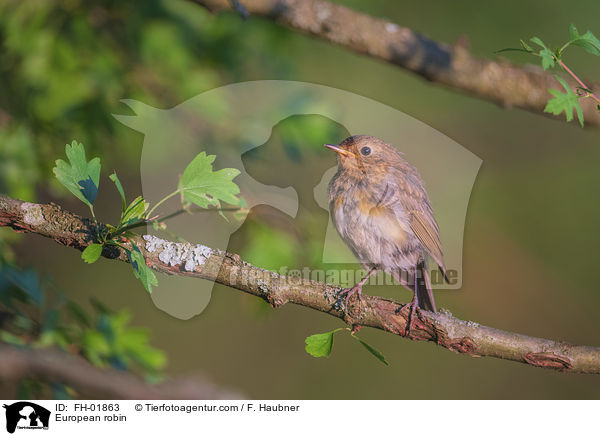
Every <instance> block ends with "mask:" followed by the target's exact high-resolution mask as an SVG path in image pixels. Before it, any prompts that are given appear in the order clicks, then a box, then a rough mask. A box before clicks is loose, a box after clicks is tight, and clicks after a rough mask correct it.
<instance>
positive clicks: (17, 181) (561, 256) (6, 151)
mask: <svg viewBox="0 0 600 436" xmlns="http://www.w3.org/2000/svg"><path fill="white" fill-rule="evenodd" d="M339 3H343V4H346V5H348V6H351V7H353V8H356V9H358V10H361V11H363V12H366V13H369V14H372V15H375V16H380V17H385V18H387V19H389V20H391V21H394V22H396V23H398V24H400V25H402V26H407V27H410V28H412V29H414V30H416V31H418V32H420V33H423V34H424V35H426V36H429V37H431V38H433V39H436V40H440V41H445V42H448V43H453V42H455V41H457V40H459V38H462V37H466V38H467V40H468V41H469V46H470V49H471V51H472V52H473V54H475V55H478V56H484V57H489V58H492V57H494V54H493V52H494V51H495V50H498V49H500V48H504V47H509V46H515V45H517V44H518V41H519V39H521V38H523V39H526V38H529V37H531V36H533V35H537V36H540V37H541V38H542V39H544V40H545V41H547V42H549V43H552V44H559V43H562V42H563V41H564V40H566V39H567V36H568V33H567V27H568V25H569V23H574V24H576V25H577V27H578V28H579V29H580V30H584V29H588V28H589V29H591V30H592V31H593V32H595V33H596V35H598V34H599V33H600V29H598V27H597V26H598V24H597V19H596V18H597V16H598V15H599V13H600V4H599V3H598V2H597V1H580V2H577V4H576V5H573V4H569V3H567V2H564V1H547V0H546V1H540V0H535V1H529V2H526V3H523V2H517V1H505V2H488V3H481V2H476V1H455V2H446V1H437V0H436V1H432V2H427V3H423V2H422V3H415V2H409V1H404V0H403V1H395V2H391V1H387V2H386V1H383V0H373V1H370V2H359V1H356V0H355V1H343V2H339ZM511 60H513V61H516V62H533V61H535V59H534V58H531V59H530V58H528V57H526V56H524V55H520V54H516V55H511ZM567 60H568V61H569V65H570V66H571V67H572V68H573V69H574V70H575V71H577V72H578V73H579V72H580V73H581V75H582V76H583V77H588V78H592V79H595V81H598V80H599V79H598V71H599V70H598V67H599V65H600V64H599V63H598V61H597V60H596V59H592V58H591V57H590V56H589V55H586V54H585V53H584V52H583V51H582V50H578V49H573V50H572V51H571V52H569V53H567ZM261 79H287V80H298V81H307V82H314V83H319V84H323V85H328V86H332V87H336V88H341V89H344V90H347V91H350V92H354V93H357V94H360V95H364V96H367V97H369V98H372V99H375V100H378V101H380V102H382V103H385V104H387V105H390V106H392V107H394V108H396V109H398V110H401V111H403V112H405V113H407V114H409V115H411V116H413V117H415V118H417V119H419V120H421V121H423V122H425V123H427V124H429V125H430V126H432V127H433V128H435V129H437V130H439V131H441V132H442V133H444V134H446V135H448V136H449V137H451V138H452V139H454V140H455V141H457V142H458V143H460V144H462V145H463V146H464V147H466V148H467V149H469V150H470V151H472V152H473V153H475V154H476V155H478V156H479V157H480V158H481V159H483V165H482V167H481V170H480V172H479V176H478V179H477V181H476V184H475V186H474V190H473V194H472V197H471V203H470V209H469V213H468V216H467V222H466V228H465V241H464V243H465V249H464V278H463V283H464V286H463V289H462V290H460V291H451V292H450V291H449V292H444V291H440V292H437V294H436V300H437V301H438V306H441V307H445V308H448V309H449V310H450V311H451V312H452V313H454V314H455V315H456V316H458V317H461V318H463V319H468V320H474V321H477V322H479V323H481V324H485V325H489V326H492V327H497V328H501V329H507V330H511V331H517V332H520V333H524V334H529V335H534V336H542V337H548V338H552V339H556V340H563V341H567V342H573V343H578V344H586V345H596V346H598V345H600V338H599V336H598V327H597V322H596V321H597V309H596V308H597V307H599V306H600V295H599V293H598V292H597V289H598V277H597V274H596V271H597V265H596V263H597V259H598V255H597V253H596V251H597V249H598V247H600V232H598V230H597V223H598V222H599V221H600V205H599V203H598V187H599V186H600V172H599V171H598V170H597V168H598V162H600V141H599V138H600V131H599V130H598V129H593V128H590V129H581V128H579V127H577V125H576V124H575V123H571V124H567V123H565V122H563V121H555V120H551V119H547V118H544V117H541V116H539V115H534V114H530V113H528V112H524V111H520V110H505V109H502V108H499V107H497V106H495V105H493V104H491V103H488V102H486V101H482V100H479V99H475V98H472V97H470V96H467V95H462V94H460V93H457V92H454V91H450V90H447V89H444V88H443V87H441V86H437V85H433V84H431V83H428V82H426V81H424V80H421V79H420V78H417V77H415V76H413V75H411V74H408V73H406V72H404V71H402V70H400V69H398V68H396V67H393V66H391V65H388V64H384V63H381V62H378V61H375V60H372V59H368V58H365V57H360V56H357V55H355V54H353V53H351V52H349V51H348V50H345V49H343V48H339V47H336V46H333V45H331V44H329V43H325V42H322V41H318V40H315V39H312V38H310V37H307V36H304V35H300V34H297V33H295V32H292V31H289V30H286V29H284V28H282V27H280V26H277V25H275V24H274V23H272V22H270V21H268V20H265V19H261V18H255V17H251V18H250V19H249V20H248V21H243V20H242V19H241V18H240V17H239V16H237V15H236V14H234V13H223V14H220V15H218V16H213V15H210V14H209V13H207V12H206V11H205V10H204V9H202V8H201V7H198V6H196V5H194V4H192V3H190V2H186V1H182V0H171V1H167V0H164V1H159V0H150V1H137V2H117V1H104V2H98V1H88V2H83V1H79V0H63V1H58V0H30V1H27V2H21V1H16V0H3V1H1V2H0V192H4V193H7V194H9V195H11V196H14V197H18V198H22V199H25V200H36V201H56V202H58V203H59V204H61V205H63V206H64V207H65V208H67V209H70V210H74V211H77V212H79V213H81V214H86V210H85V206H83V205H82V204H78V203H77V202H76V201H75V200H72V199H71V198H69V196H67V195H66V193H65V190H64V189H62V188H61V187H59V185H58V184H57V183H56V182H55V181H54V180H53V177H51V176H52V171H51V168H52V166H53V165H54V160H55V159H56V158H59V157H62V155H63V150H64V144H65V143H66V142H70V141H71V140H72V139H77V140H79V141H81V142H83V143H84V144H85V145H86V148H87V149H88V153H91V155H93V156H101V158H102V160H103V174H102V177H104V182H103V183H104V187H107V186H108V183H107V182H106V180H107V179H106V178H105V177H106V176H107V175H108V173H109V172H112V170H113V169H116V170H117V171H118V173H119V176H120V178H121V180H122V181H123V183H124V185H125V188H126V190H127V191H128V193H129V196H130V197H132V196H133V195H134V194H136V195H137V194H138V193H141V184H140V180H139V159H140V154H141V147H142V143H143V137H142V136H141V135H140V134H139V133H137V132H134V131H133V130H131V129H128V128H127V127H125V126H123V125H122V124H120V123H119V122H118V121H116V120H115V119H114V118H113V117H112V116H111V114H113V113H122V114H127V113H129V112H128V109H127V108H126V107H125V106H124V105H122V104H121V103H119V100H120V99H124V98H131V99H137V100H140V101H143V102H145V103H147V104H149V105H153V106H156V107H160V108H169V107H172V106H174V105H176V104H179V103H181V102H182V101H184V100H186V99H188V98H191V97H193V96H195V95H197V94H198V93H200V92H203V91H206V90H209V89H212V88H214V87H218V86H222V85H225V84H228V83H234V82H239V81H247V80H261ZM292 123H293V120H292ZM299 123H300V124H299V126H300V127H301V129H300V130H298V129H297V128H296V129H294V128H289V127H286V126H283V127H282V128H281V129H280V131H278V132H277V134H276V135H274V137H273V138H271V140H272V141H273V144H272V145H274V146H275V147H277V146H279V147H280V149H281V154H282V156H287V158H288V159H291V160H292V161H293V162H295V163H296V164H297V166H298V168H297V170H298V172H297V173H290V172H288V170H289V168H286V172H285V174H282V173H281V172H280V173H278V172H277V168H273V167H272V166H270V167H269V168H262V167H261V165H260V159H254V158H253V156H252V155H251V154H248V156H245V157H244V163H245V164H246V165H247V170H248V172H249V173H251V174H252V173H253V172H255V173H256V174H257V176H256V177H257V178H259V176H260V175H263V176H264V173H265V172H269V173H270V174H271V177H272V179H270V180H271V183H276V181H277V180H278V178H281V177H291V175H293V177H301V174H302V171H301V169H302V167H303V166H314V165H318V166H319V167H320V166H323V167H324V168H325V169H326V168H329V167H330V166H332V165H334V164H335V158H334V156H331V155H330V154H329V153H327V152H326V151H325V150H315V148H314V147H313V148H307V145H306V143H307V142H310V143H314V142H315V141H321V140H322V141H323V142H335V140H336V139H337V140H339V138H332V139H328V138H331V136H335V135H337V134H341V133H340V132H341V130H340V129H337V130H336V128H335V126H332V125H330V124H327V123H325V124H323V123H321V122H319V121H315V125H314V126H310V125H308V126H307V125H302V123H306V120H304V121H302V120H301V121H299ZM323 126H324V127H323ZM302 129H309V130H311V134H310V138H307V137H306V136H308V135H304V134H303V133H302ZM332 129H333V130H332ZM298 132H300V133H298ZM270 159H273V156H271V158H270ZM323 162H326V163H327V165H324V163H323ZM290 174H291V175H290ZM307 183H313V181H310V180H309V181H307ZM295 187H296V189H297V190H298V193H299V196H300V213H299V216H298V218H297V219H296V220H291V219H289V217H288V218H286V216H284V215H282V214H281V213H278V211H276V210H268V209H269V208H268V207H266V206H265V207H262V209H263V210H257V211H253V212H252V213H251V215H250V217H249V219H248V220H247V221H246V223H245V224H244V225H243V226H242V228H240V230H238V232H236V234H235V235H234V236H233V238H232V240H231V242H230V246H229V249H230V250H231V251H234V252H239V253H240V254H241V255H242V256H243V257H244V258H246V259H247V260H248V261H251V262H256V263H257V264H259V265H261V266H264V267H269V268H277V267H279V266H281V265H292V266H294V267H297V268H303V267H304V266H309V267H318V266H319V264H318V259H319V255H320V252H319V249H320V247H319V244H318V243H313V242H314V239H311V228H313V226H315V225H317V224H318V225H319V226H321V225H322V223H323V220H325V222H326V220H327V215H326V214H324V213H323V212H324V211H323V210H322V209H320V208H318V207H317V206H316V205H315V204H314V200H312V197H311V196H310V190H309V189H308V188H307V190H306V192H305V193H304V194H303V193H302V189H301V188H299V187H297V186H295ZM311 201H313V203H311ZM119 204H120V203H119V199H118V194H117V193H116V191H114V190H112V189H110V188H106V189H102V187H101V189H100V193H99V197H98V199H97V205H96V210H97V211H98V215H99V218H100V219H104V220H111V219H112V220H114V219H115V218H116V217H118V213H119ZM265 208H266V209H267V210H266V211H265V210H264V209H265ZM266 217H267V218H268V219H266ZM273 223H276V225H273ZM315 223H316V224H315ZM0 230H1V231H0V241H2V246H1V249H2V254H3V256H4V257H6V258H8V259H9V260H11V262H14V263H16V264H18V265H22V266H33V267H35V268H36V269H37V270H38V271H39V272H40V273H41V274H46V273H47V274H51V275H52V276H53V277H54V281H55V282H56V283H57V284H58V285H59V286H60V287H61V288H62V289H63V290H64V292H65V293H66V294H68V296H69V297H71V298H72V299H74V300H76V301H77V302H79V303H80V304H81V305H82V306H83V307H89V304H90V303H89V302H90V298H91V297H95V298H97V299H99V300H100V301H102V302H104V303H106V304H107V305H109V306H110V307H112V308H113V309H125V310H127V311H128V312H129V313H130V314H131V315H132V322H133V323H135V324H136V325H138V326H145V327H146V328H147V329H148V330H149V331H150V334H151V342H152V345H153V346H154V347H156V348H159V349H162V350H164V352H165V354H166V356H167V358H168V364H167V367H166V373H168V374H170V375H175V374H187V373H197V372H200V373H203V374H206V375H207V377H209V378H211V379H212V380H214V381H215V382H217V383H219V384H222V385H224V386H227V387H231V388H234V389H236V390H238V391H240V392H243V393H245V394H246V395H248V396H250V397H253V398H285V399H342V398H348V399H350V398H353V399H391V398H396V399H405V398H422V399H458V398H465V399H467V398H472V399H475V398H477V399H492V398H501V399H509V398H514V399H517V398H539V399H551V398H598V397H600V379H599V378H598V377H597V376H594V375H572V374H561V373H556V372H552V371H547V370H542V369H536V368H532V367H528V366H525V365H521V364H518V363H513V362H508V361H500V360H494V359H489V358H472V357H466V356H459V355H455V354H453V353H451V352H449V351H447V350H444V349H441V348H437V347H435V346H433V345H432V344H427V343H413V342H410V341H406V340H402V339H400V338H397V337H394V336H392V335H390V334H386V333H383V332H380V331H373V330H363V331H362V332H361V335H362V336H363V337H364V338H365V339H367V340H369V342H370V343H372V344H373V345H375V346H376V347H377V348H378V349H380V350H381V351H382V352H383V353H384V354H385V356H386V358H387V360H388V361H389V362H390V363H391V366H389V367H384V366H383V365H381V363H379V362H378V361H377V360H376V359H374V358H373V357H372V356H370V355H369V354H367V353H365V352H364V350H362V349H361V348H360V347H359V346H358V345H357V344H356V343H355V341H353V340H351V338H348V337H347V336H344V335H340V336H339V337H337V338H336V343H335V346H334V350H333V354H332V356H331V357H330V358H328V359H315V358H312V357H310V356H309V355H307V354H306V353H305V351H304V338H305V337H306V336H308V335H310V334H313V333H318V332H323V331H326V330H331V329H333V328H336V327H339V326H341V325H342V324H341V322H340V321H337V320H335V319H334V318H331V317H328V316H327V315H324V314H321V313H317V312H313V311H310V310H307V309H304V308H300V307H294V306H291V305H290V306H285V307H283V308H281V309H279V310H276V311H273V310H271V309H269V308H268V306H266V304H265V303H263V302H261V301H259V300H257V299H256V298H253V297H250V296H247V295H245V294H242V293H240V292H238V291H233V290H231V289H228V288H225V287H221V286H218V287H216V288H215V290H214V292H213V295H212V299H211V302H210V304H209V306H208V307H207V309H206V310H205V311H204V312H203V313H202V314H201V315H199V316H197V317H195V318H193V319H190V320H187V321H182V320H178V319H175V318H172V317H170V316H169V315H167V314H165V313H164V312H162V311H160V310H158V309H157V308H156V307H155V306H154V304H153V303H152V301H151V299H150V297H149V296H148V294H147V293H146V292H145V291H144V289H143V288H142V286H141V285H140V284H139V282H138V281H137V280H136V279H135V278H134V277H133V275H132V274H131V270H130V267H129V266H128V265H125V264H121V263H116V262H111V261H108V260H105V259H101V260H100V261H99V262H98V263H97V264H94V265H93V266H89V265H85V264H84V263H83V262H82V261H81V260H80V257H79V256H80V254H79V253H78V252H77V251H75V250H72V249H67V248H62V247H59V246H57V245H56V244H55V243H54V242H52V241H49V240H46V239H42V238H39V237H36V236H31V235H28V236H24V237H17V236H16V235H15V234H14V233H13V232H12V231H10V230H8V229H0ZM198 242H201V241H198ZM282 244H285V246H286V247H289V249H286V250H282V248H281V247H282ZM158 278H159V281H164V280H168V277H162V276H160V277H158ZM365 291H366V292H367V293H373V294H378V295H386V296H394V297H396V298H398V299H404V300H408V299H409V298H410V296H409V294H408V292H406V291H398V289H394V288H389V289H388V288H374V287H371V288H368V287H366V288H365Z"/></svg>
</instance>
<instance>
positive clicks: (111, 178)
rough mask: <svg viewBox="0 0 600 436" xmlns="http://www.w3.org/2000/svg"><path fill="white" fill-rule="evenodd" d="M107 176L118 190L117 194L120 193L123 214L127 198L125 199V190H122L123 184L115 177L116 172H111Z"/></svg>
mask: <svg viewBox="0 0 600 436" xmlns="http://www.w3.org/2000/svg"><path fill="white" fill-rule="evenodd" d="M108 178H109V179H110V180H112V181H113V183H114V184H115V186H116V187H117V191H119V194H120V195H121V214H124V213H125V209H127V200H126V199H125V191H124V190H123V185H121V181H120V180H119V178H118V177H117V173H112V174H111V175H110V176H108Z"/></svg>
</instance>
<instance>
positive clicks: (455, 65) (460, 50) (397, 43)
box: [192, 0, 600, 126]
mask: <svg viewBox="0 0 600 436" xmlns="http://www.w3.org/2000/svg"><path fill="white" fill-rule="evenodd" d="M192 1H193V2H194V3H197V4H199V5H201V6H204V7H206V8H207V9H208V10H210V11H212V12H218V11H221V10H226V9H229V10H230V9H231V3H230V2H229V1H227V0H192ZM243 3H244V6H245V7H246V9H247V11H248V13H249V14H250V15H256V16H262V17H266V18H268V19H270V20H273V21H275V22H277V23H279V24H281V25H283V26H285V27H288V28H290V29H292V30H297V31H300V32H303V33H308V34H310V35H314V36H317V37H319V38H321V39H324V40H326V41H329V42H332V43H335V44H338V45H341V46H343V47H345V48H348V49H350V50H352V51H354V52H356V53H359V54H364V55H367V56H371V57H373V58H376V59H380V60H383V61H386V62H389V63H391V64H394V65H397V66H399V67H401V68H404V69H405V70H408V71H410V72H412V73H415V74H417V75H419V76H421V77H423V78H425V79H427V80H430V81H432V82H437V83H440V84H443V85H446V86H447V87H449V88H450V89H455V90H458V91H462V92H465V93H466V94H469V95H474V96H477V97H480V98H482V99H484V100H490V101H492V102H494V103H497V104H498V105H500V106H502V107H505V108H509V107H518V108H521V109H526V110H528V111H531V112H534V113H538V114H542V115H545V116H548V117H554V116H552V115H549V114H547V113H544V107H545V106H546V103H547V102H548V99H549V98H550V97H551V95H550V94H549V93H548V89H549V88H553V89H562V88H561V86H560V84H559V83H558V81H557V80H556V79H555V78H554V76H553V75H552V74H551V73H547V72H545V71H543V70H542V69H541V68H540V67H538V66H533V65H525V66H519V65H515V64H513V63H511V62H508V61H505V60H499V61H491V60H488V59H482V58H477V57H474V56H472V55H470V54H469V52H468V50H467V49H466V48H465V47H463V46H462V45H460V44H457V45H455V46H451V45H448V44H445V43H442V42H437V41H433V40H431V39H429V38H427V37H425V36H423V35H420V34H418V33H416V32H414V31H413V30H411V29H409V28H406V27H401V26H399V25H397V24H395V23H392V22H389V21H386V20H383V19H379V18H374V17H372V16H370V15H367V14H362V13H360V12H356V11H354V10H352V9H349V8H347V7H344V6H341V5H337V4H333V3H329V2H327V1H323V0H251V1H245V2H243ZM492 50H493V48H491V49H490V51H492ZM567 82H568V83H569V85H571V86H572V87H573V88H576V87H577V83H576V82H575V80H573V79H572V78H571V77H568V78H567ZM589 89H591V90H592V91H593V92H597V91H600V85H599V84H594V83H593V84H591V85H590V87H589ZM580 104H581V108H582V110H583V113H584V117H585V123H586V125H594V126H600V113H599V112H598V110H597V108H596V104H595V103H594V102H593V101H592V99H582V100H581V101H580ZM554 118H556V117H554ZM563 119H564V117H563Z"/></svg>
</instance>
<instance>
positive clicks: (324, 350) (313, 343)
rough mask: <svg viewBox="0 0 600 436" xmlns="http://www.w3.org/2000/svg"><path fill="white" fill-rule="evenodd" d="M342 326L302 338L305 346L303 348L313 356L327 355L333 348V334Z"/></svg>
mask: <svg viewBox="0 0 600 436" xmlns="http://www.w3.org/2000/svg"><path fill="white" fill-rule="evenodd" d="M340 330H343V328H337V329H335V330H332V331H330V332H326V333H317V334H316V335H312V336H309V337H307V338H306V339H305V340H304V343H305V344H306V346H305V347H304V349H305V350H306V352H307V353H308V354H310V355H311V356H313V357H327V356H329V355H330V354H331V349H332V348H333V335H334V334H335V333H337V332H339V331H340Z"/></svg>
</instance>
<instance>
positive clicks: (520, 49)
mask: <svg viewBox="0 0 600 436" xmlns="http://www.w3.org/2000/svg"><path fill="white" fill-rule="evenodd" d="M506 51H520V52H524V53H531V51H529V50H526V49H524V48H512V47H508V48H503V49H500V50H496V51H495V52H494V53H503V52H506Z"/></svg>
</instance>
